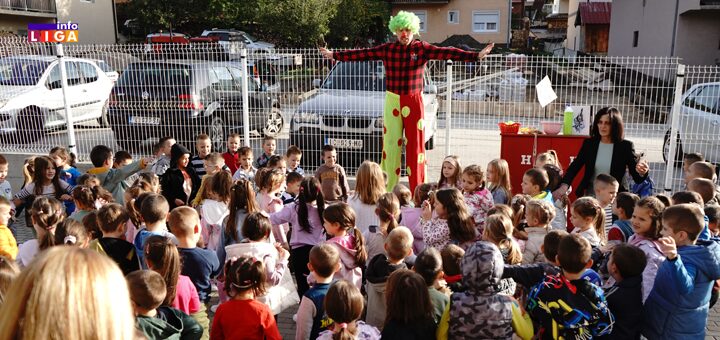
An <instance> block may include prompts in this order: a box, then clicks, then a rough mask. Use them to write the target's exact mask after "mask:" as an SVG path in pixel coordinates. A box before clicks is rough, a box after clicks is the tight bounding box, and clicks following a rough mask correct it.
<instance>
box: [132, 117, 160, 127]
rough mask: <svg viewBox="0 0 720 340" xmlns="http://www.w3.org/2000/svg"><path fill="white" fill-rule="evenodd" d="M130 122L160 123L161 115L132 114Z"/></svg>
mask: <svg viewBox="0 0 720 340" xmlns="http://www.w3.org/2000/svg"><path fill="white" fill-rule="evenodd" d="M129 123H130V124H143V125H160V117H141V116H130V118H129Z"/></svg>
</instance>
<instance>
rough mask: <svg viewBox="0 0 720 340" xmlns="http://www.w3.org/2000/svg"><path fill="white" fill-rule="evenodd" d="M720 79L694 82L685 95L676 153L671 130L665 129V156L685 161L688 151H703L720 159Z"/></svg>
mask: <svg viewBox="0 0 720 340" xmlns="http://www.w3.org/2000/svg"><path fill="white" fill-rule="evenodd" d="M718 131H720V82H715V83H703V84H696V85H693V86H692V87H691V88H690V89H689V90H687V91H686V92H685V93H684V94H683V95H682V104H681V106H680V128H679V135H678V137H677V148H676V151H675V155H674V157H669V156H668V155H669V154H670V130H668V131H667V132H666V133H665V140H664V143H663V159H664V160H665V162H668V160H669V159H670V158H674V159H675V162H676V164H682V158H683V154H684V153H693V152H699V153H701V154H703V155H704V156H705V159H706V160H708V161H709V162H712V163H719V162H720V134H718Z"/></svg>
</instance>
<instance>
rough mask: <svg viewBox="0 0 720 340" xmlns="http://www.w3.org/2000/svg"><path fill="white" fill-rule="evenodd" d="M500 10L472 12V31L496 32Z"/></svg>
mask: <svg viewBox="0 0 720 340" xmlns="http://www.w3.org/2000/svg"><path fill="white" fill-rule="evenodd" d="M499 22H500V12H478V11H475V12H473V22H472V31H473V32H480V33H483V32H497V31H498V23H499Z"/></svg>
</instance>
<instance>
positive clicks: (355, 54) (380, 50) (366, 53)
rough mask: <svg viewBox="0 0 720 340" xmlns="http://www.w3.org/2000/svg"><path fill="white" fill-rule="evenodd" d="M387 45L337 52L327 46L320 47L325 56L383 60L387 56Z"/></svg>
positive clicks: (343, 58) (345, 59) (330, 57)
mask: <svg viewBox="0 0 720 340" xmlns="http://www.w3.org/2000/svg"><path fill="white" fill-rule="evenodd" d="M386 47H387V44H382V45H378V46H375V47H370V48H361V49H357V50H345V51H335V52H333V51H331V50H328V49H327V48H324V47H320V53H321V54H322V55H323V57H325V58H328V59H335V60H339V61H362V60H382V59H383V57H384V56H385V51H386Z"/></svg>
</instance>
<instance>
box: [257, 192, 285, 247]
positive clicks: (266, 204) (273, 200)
mask: <svg viewBox="0 0 720 340" xmlns="http://www.w3.org/2000/svg"><path fill="white" fill-rule="evenodd" d="M256 199H257V203H258V207H260V210H262V211H264V212H266V213H268V214H273V213H276V212H279V211H280V210H282V209H283V202H282V199H281V198H280V197H277V196H273V195H269V194H268V193H265V192H262V191H261V192H258V193H257V196H256ZM272 232H273V237H274V238H275V242H280V243H283V244H286V243H288V240H287V232H288V225H287V224H279V225H273V228H272Z"/></svg>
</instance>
